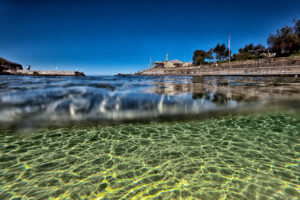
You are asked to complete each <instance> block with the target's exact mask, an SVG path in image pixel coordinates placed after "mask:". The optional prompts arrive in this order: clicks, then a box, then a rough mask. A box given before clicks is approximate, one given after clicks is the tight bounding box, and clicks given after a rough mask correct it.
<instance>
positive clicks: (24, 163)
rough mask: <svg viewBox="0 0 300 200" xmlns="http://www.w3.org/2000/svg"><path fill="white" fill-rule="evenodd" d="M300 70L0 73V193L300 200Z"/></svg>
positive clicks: (9, 196) (5, 196) (55, 196)
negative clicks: (289, 73)
mask: <svg viewBox="0 0 300 200" xmlns="http://www.w3.org/2000/svg"><path fill="white" fill-rule="evenodd" d="M299 164H300V79H299V78H284V77H238V76H232V77H230V76H228V77H214V76H211V77H192V76H154V77H147V76H85V77H55V76H53V77H42V76H0V199H1V200H6V199H11V200H17V199H20V200H21V199H22V200H27V199H28V200H29V199H30V200H39V199H97V200H100V199H101V200H104V199H107V200H109V199H116V200H119V199H126V200H127V199H201V200H217V199H236V200H252V199H253V200H254V199H259V200H267V199H276V200H280V199H282V200H286V199H291V200H293V199H295V200H297V199H300V166H299Z"/></svg>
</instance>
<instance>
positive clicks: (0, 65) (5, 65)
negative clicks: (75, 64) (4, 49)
mask: <svg viewBox="0 0 300 200" xmlns="http://www.w3.org/2000/svg"><path fill="white" fill-rule="evenodd" d="M0 75H27V76H85V74H84V73H83V72H78V71H50V70H23V67H22V65H21V64H18V63H14V62H11V61H8V60H6V59H4V58H2V57H0Z"/></svg>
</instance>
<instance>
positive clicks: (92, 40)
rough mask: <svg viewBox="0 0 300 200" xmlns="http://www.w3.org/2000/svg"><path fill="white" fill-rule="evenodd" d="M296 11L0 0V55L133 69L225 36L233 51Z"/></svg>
mask: <svg viewBox="0 0 300 200" xmlns="http://www.w3.org/2000/svg"><path fill="white" fill-rule="evenodd" d="M294 18H296V19H300V1H299V0H285V1H282V0H280V1H279V0H269V1H268V0H266V1H263V0H260V1H259V0H252V1H242V0H236V1H232V0H226V1H216V0H215V1H213V0H211V1H200V0H197V1H189V0H172V1H167V0H147V1H142V0H110V1H108V0H107V1H91V0H84V1H78V0H77V1H76V0H73V1H63V0H61V1H59V0H45V1H43V0H28V1H27V0H0V57H4V58H7V59H9V60H12V61H15V62H18V63H21V64H23V66H25V65H27V64H30V65H31V66H32V67H33V69H55V67H56V66H59V69H65V70H74V69H76V68H77V67H78V68H79V70H81V71H84V72H86V73H87V74H115V73H118V72H123V73H124V72H136V71H138V70H141V69H143V68H145V67H146V66H147V64H148V62H149V57H150V55H151V56H152V59H153V60H162V59H163V58H164V57H165V54H166V52H168V53H169V59H180V60H182V61H184V60H187V61H191V60H192V56H193V51H194V50H195V49H204V50H207V49H209V48H211V47H214V46H215V45H216V44H217V43H223V42H224V43H226V44H227V42H228V34H229V32H231V35H232V39H231V47H232V51H233V52H237V50H238V49H239V48H240V47H243V46H244V45H245V44H248V43H251V42H253V43H255V44H256V43H261V44H264V45H266V39H267V37H268V35H269V33H275V32H276V29H278V28H280V27H282V26H285V25H292V21H293V19H294Z"/></svg>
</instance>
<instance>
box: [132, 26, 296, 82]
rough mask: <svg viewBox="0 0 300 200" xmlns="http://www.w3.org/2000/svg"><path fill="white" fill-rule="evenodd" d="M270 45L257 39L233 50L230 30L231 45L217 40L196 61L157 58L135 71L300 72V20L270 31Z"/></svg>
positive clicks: (211, 73)
mask: <svg viewBox="0 0 300 200" xmlns="http://www.w3.org/2000/svg"><path fill="white" fill-rule="evenodd" d="M267 43H268V46H269V47H268V48H266V47H264V46H263V45H261V44H257V45H254V44H253V43H251V44H248V45H245V47H244V48H240V49H239V51H238V53H234V54H233V55H232V54H231V49H230V34H229V40H228V45H227V46H226V44H224V43H223V44H217V45H216V46H215V47H214V48H211V49H209V50H208V51H205V50H202V49H197V50H195V51H194V55H193V57H192V60H193V61H192V62H182V61H180V60H177V59H176V60H170V61H169V60H168V54H167V55H166V59H165V60H164V61H156V62H154V63H153V65H152V64H150V65H152V67H151V68H148V69H144V70H142V71H139V72H137V73H135V75H144V76H162V75H196V76H295V77H299V75H300V20H294V26H293V27H289V26H285V27H282V28H281V29H279V30H277V32H276V34H270V35H269V37H268V39H267Z"/></svg>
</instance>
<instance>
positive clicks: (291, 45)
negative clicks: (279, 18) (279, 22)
mask: <svg viewBox="0 0 300 200" xmlns="http://www.w3.org/2000/svg"><path fill="white" fill-rule="evenodd" d="M293 22H294V26H293V27H290V26H285V27H282V28H281V29H279V30H278V29H277V32H276V34H270V35H269V37H268V39H267V44H268V48H266V47H265V46H263V45H262V44H257V45H254V44H253V43H251V44H247V45H245V47H244V48H240V49H239V52H238V53H234V54H233V55H230V56H231V57H230V60H231V61H244V60H253V59H260V58H265V57H284V56H290V55H292V54H300V20H294V21H293ZM229 54H231V53H230V52H229V49H228V47H226V45H225V44H224V43H223V44H217V45H216V46H215V47H214V48H211V49H209V50H208V51H205V50H195V51H194V56H193V63H194V64H196V65H201V64H207V63H210V62H211V61H212V60H215V61H217V62H227V61H228V60H229Z"/></svg>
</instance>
